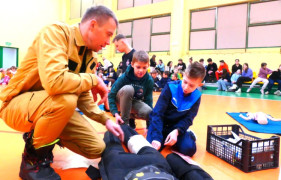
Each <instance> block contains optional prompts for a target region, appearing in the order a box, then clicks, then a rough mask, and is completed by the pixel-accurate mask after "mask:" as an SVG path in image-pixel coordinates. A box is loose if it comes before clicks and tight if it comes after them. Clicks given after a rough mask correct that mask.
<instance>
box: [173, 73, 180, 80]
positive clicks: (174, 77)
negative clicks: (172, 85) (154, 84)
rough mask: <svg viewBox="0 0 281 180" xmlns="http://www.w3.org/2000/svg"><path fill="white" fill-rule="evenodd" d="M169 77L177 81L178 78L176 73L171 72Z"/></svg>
mask: <svg viewBox="0 0 281 180" xmlns="http://www.w3.org/2000/svg"><path fill="white" fill-rule="evenodd" d="M171 79H172V81H177V80H179V77H178V73H173V74H172V78H171Z"/></svg>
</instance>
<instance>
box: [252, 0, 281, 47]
mask: <svg viewBox="0 0 281 180" xmlns="http://www.w3.org/2000/svg"><path fill="white" fill-rule="evenodd" d="M280 12H281V1H280V0H279V1H268V2H259V3H252V4H250V20H249V21H250V24H249V35H248V36H249V38H248V47H280V46H281V13H280Z"/></svg>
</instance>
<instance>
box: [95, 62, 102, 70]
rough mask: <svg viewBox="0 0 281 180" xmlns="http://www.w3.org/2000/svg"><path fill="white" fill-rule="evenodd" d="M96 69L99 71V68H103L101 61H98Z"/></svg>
mask: <svg viewBox="0 0 281 180" xmlns="http://www.w3.org/2000/svg"><path fill="white" fill-rule="evenodd" d="M96 70H97V72H99V71H100V70H103V65H102V63H101V62H98V64H97V67H96Z"/></svg>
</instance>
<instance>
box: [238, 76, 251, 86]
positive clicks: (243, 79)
mask: <svg viewBox="0 0 281 180" xmlns="http://www.w3.org/2000/svg"><path fill="white" fill-rule="evenodd" d="M246 81H252V79H251V78H249V77H244V76H240V77H239V78H238V79H237V81H236V85H237V86H238V88H241V87H242V84H243V82H246Z"/></svg>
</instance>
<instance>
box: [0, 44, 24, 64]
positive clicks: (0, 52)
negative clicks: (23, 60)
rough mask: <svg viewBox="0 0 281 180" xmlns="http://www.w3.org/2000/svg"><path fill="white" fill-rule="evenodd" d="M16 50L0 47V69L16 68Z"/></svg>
mask: <svg viewBox="0 0 281 180" xmlns="http://www.w3.org/2000/svg"><path fill="white" fill-rule="evenodd" d="M18 51H19V49H18V48H14V47H3V46H0V67H1V68H5V69H7V68H10V67H11V66H16V67H17V66H18Z"/></svg>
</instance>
